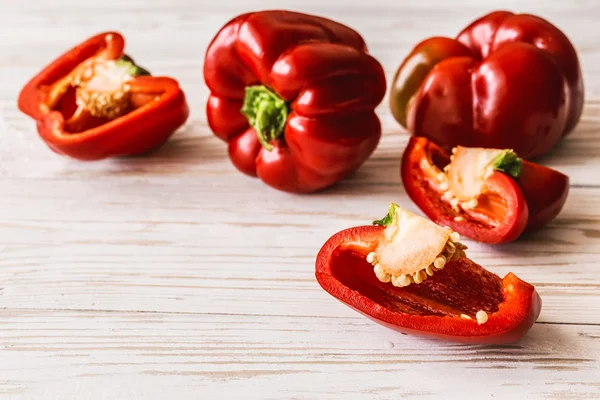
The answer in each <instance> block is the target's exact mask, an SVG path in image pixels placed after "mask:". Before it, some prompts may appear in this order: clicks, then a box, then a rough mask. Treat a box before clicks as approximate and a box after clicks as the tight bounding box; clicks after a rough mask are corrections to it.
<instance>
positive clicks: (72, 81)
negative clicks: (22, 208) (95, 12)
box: [18, 32, 189, 160]
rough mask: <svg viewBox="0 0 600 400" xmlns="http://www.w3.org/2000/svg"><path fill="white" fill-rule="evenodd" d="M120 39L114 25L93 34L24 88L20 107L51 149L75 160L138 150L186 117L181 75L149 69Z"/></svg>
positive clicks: (158, 142)
mask: <svg viewBox="0 0 600 400" xmlns="http://www.w3.org/2000/svg"><path fill="white" fill-rule="evenodd" d="M124 47H125V39H124V38H123V36H121V35H120V34H119V33H117V32H104V33H101V34H98V35H96V36H93V37H91V38H89V39H87V40H86V41H84V42H82V43H81V44H79V45H77V46H75V47H73V48H72V49H70V50H69V51H67V52H65V53H64V54H62V55H61V56H60V57H58V58H57V59H56V60H55V61H53V62H52V63H50V64H49V65H48V66H46V67H45V68H44V69H43V70H42V71H40V72H39V73H38V74H37V75H36V76H35V77H33V78H32V79H31V80H30V81H29V82H28V83H27V84H26V85H25V87H24V88H23V89H22V90H21V92H20V94H19V99H18V106H19V109H20V110H21V111H22V112H23V113H25V114H27V115H29V116H30V117H31V118H33V119H34V120H35V121H36V123H37V130H38V133H39V135H40V137H41V138H42V139H43V140H44V142H45V143H46V144H47V145H48V146H49V147H50V148H51V149H52V150H53V151H55V152H56V153H59V154H63V155H66V156H69V157H72V158H75V159H79V160H98V159H103V158H107V157H115V156H131V155H139V154H142V153H145V152H148V151H150V150H153V149H155V148H157V147H159V146H160V145H162V144H163V143H164V142H165V141H167V140H168V139H169V137H170V136H171V135H172V134H173V133H174V132H175V131H176V130H177V128H179V127H180V126H181V125H183V124H184V123H185V121H186V120H187V118H188V115H189V109H188V105H187V103H186V99H185V95H184V93H183V91H182V90H181V88H180V87H179V84H178V82H177V81H176V80H174V79H172V78H169V77H154V76H151V75H150V73H149V72H148V71H146V70H145V69H143V68H141V67H139V66H138V65H136V64H135V62H134V61H133V59H131V58H130V57H129V56H127V55H126V54H124V53H123V50H124Z"/></svg>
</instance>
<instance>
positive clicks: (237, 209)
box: [0, 0, 600, 400]
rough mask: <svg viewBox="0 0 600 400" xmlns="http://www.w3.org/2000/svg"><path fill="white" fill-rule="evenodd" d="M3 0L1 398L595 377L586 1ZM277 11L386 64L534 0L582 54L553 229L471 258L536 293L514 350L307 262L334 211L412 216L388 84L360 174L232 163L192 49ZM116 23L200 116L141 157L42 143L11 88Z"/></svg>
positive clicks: (442, 388)
mask: <svg viewBox="0 0 600 400" xmlns="http://www.w3.org/2000/svg"><path fill="white" fill-rule="evenodd" d="M205 3H207V2H204V1H202V2H198V1H189V0H188V1H186V0H172V1H169V2H163V1H143V0H130V1H127V2H123V1H118V0H108V1H103V2H101V3H98V2H89V1H81V0H79V1H75V0H57V1H52V2H45V1H41V0H36V1H33V0H30V1H24V2H15V1H10V0H0V5H1V9H2V13H0V26H2V31H1V32H2V35H0V397H1V398H3V399H4V398H10V399H12V398H15V399H44V400H50V399H71V398H76V399H94V400H97V399H133V398H148V399H150V398H152V399H154V398H174V399H175V398H176V399H184V398H185V399H187V398H202V399H212V398H229V397H233V396H236V395H237V396H238V397H240V396H241V397H242V398H268V399H270V398H286V399H287V398H311V399H312V398H319V399H324V398H332V399H339V398H342V397H343V398H376V397H377V398H402V397H406V398H417V397H423V398H436V397H437V398H446V399H447V398H461V399H462V398H466V397H469V396H467V395H466V394H465V393H466V392H467V391H468V395H470V396H473V397H478V398H490V397H495V398H508V397H512V398H525V396H529V397H531V398H557V397H560V398H565V399H566V398H586V397H587V398H594V396H596V397H597V396H598V393H599V392H600V378H599V376H600V270H599V269H598V264H599V263H600V245H599V243H600V205H599V204H600V178H599V176H600V140H599V139H600V42H599V41H598V35H597V32H598V29H597V20H598V18H599V17H600V4H599V3H598V2H597V1H594V0H586V1H572V2H564V1H558V0H557V1H543V0H537V1H508V2H502V3H501V4H500V3H499V2H493V1H491V0H486V1H480V2H477V5H476V6H474V5H472V3H474V2H472V1H467V0H459V1H455V2H452V3H453V4H451V5H450V4H447V3H446V2H444V1H442V0H437V1H433V0H428V1H419V2H412V3H408V2H401V1H390V0H382V1H370V2H359V1H348V2H344V1H341V0H339V1H328V2H325V1H322V0H305V1H302V2H293V1H291V0H289V1H282V0H279V1H254V2H251V1H240V0H236V1H221V2H212V3H208V4H205ZM266 8H288V9H295V10H300V11H305V12H311V13H317V14H320V15H324V16H327V17H331V18H335V19H337V20H339V21H341V22H344V23H346V24H348V25H350V26H352V27H354V28H356V29H357V30H359V31H360V32H361V33H362V34H363V35H364V37H365V39H366V40H367V43H368V44H369V47H370V49H371V51H372V53H373V54H374V55H375V56H376V57H377V58H378V59H379V60H380V61H381V62H382V64H383V65H384V68H385V70H386V73H387V74H388V77H391V75H392V74H393V72H394V70H395V68H396V66H397V65H398V63H399V62H400V61H401V60H402V58H403V57H404V55H405V54H406V53H407V52H408V51H409V50H410V48H411V47H412V46H413V45H414V44H415V43H416V42H417V41H419V40H421V39H423V38H425V37H428V36H431V35H438V34H445V35H453V34H455V33H456V32H458V31H459V30H460V28H461V27H462V26H463V25H464V24H466V23H467V22H469V21H470V20H472V19H473V18H475V17H477V16H479V15H481V14H483V13H485V12H487V11H491V10H493V9H498V8H504V9H512V10H516V11H523V12H534V13H538V14H541V15H543V16H545V17H547V18H548V19H550V20H551V21H553V22H555V23H556V24H557V25H559V26H560V27H561V28H562V29H564V30H565V32H566V33H567V34H568V36H569V37H570V38H571V39H572V40H573V41H574V43H575V45H576V47H577V48H578V50H579V51H580V56H581V59H582V64H583V70H584V78H585V82H586V94H587V102H586V108H585V112H584V116H583V119H582V122H581V124H580V125H579V127H578V129H577V131H576V132H575V133H574V134H573V135H572V136H571V137H569V138H568V139H567V140H565V141H564V143H562V144H561V145H560V147H558V148H557V149H556V151H555V152H554V153H553V154H552V155H550V156H548V157H546V159H545V160H544V163H546V164H547V165H550V166H552V167H555V168H557V169H559V170H560V171H563V172H565V173H567V174H569V176H570V177H571V182H572V188H571V193H570V197H569V199H568V202H567V205H566V207H565V209H564V211H563V213H562V214H561V215H560V217H559V218H558V219H557V220H556V221H554V222H553V223H552V224H551V225H550V226H549V227H548V228H547V229H545V230H543V231H542V232H539V233H537V234H535V235H533V236H532V237H530V238H528V239H526V240H522V241H519V242H517V243H512V244H510V245H505V246H496V247H494V246H484V245H480V244H476V243H473V242H471V241H468V240H466V242H467V243H468V245H469V248H470V256H471V258H473V259H474V260H476V261H478V262H479V263H481V264H482V265H484V266H486V267H487V268H489V269H490V270H492V271H494V272H496V273H498V274H499V275H502V276H503V275H504V274H506V273H507V272H509V271H513V272H515V273H516V274H517V275H519V276H520V277H522V278H523V279H525V280H527V281H530V282H532V283H533V284H535V285H536V286H537V288H538V290H539V292H540V294H541V296H542V298H543V301H544V308H543V311H542V314H541V316H540V319H539V323H538V324H536V325H535V326H534V327H533V328H532V330H531V332H530V334H529V335H528V336H527V337H526V338H525V339H523V340H522V341H521V342H519V343H518V344H515V345H512V346H494V347H477V346H459V345H453V344H448V343H441V342H437V341H432V340H424V339H417V338H414V337H410V336H404V335H399V334H397V333H395V332H392V331H389V330H387V329H385V328H382V327H380V326H378V325H376V324H374V323H372V322H370V321H368V320H366V319H365V318H363V317H361V316H360V315H358V314H356V313H355V312H353V311H352V310H350V309H348V308H347V307H345V306H344V305H342V304H341V303H339V302H337V301H336V300H334V299H333V298H331V297H330V296H329V295H328V294H327V293H325V292H324V291H323V290H321V288H320V287H319V286H318V284H317V283H316V281H315V279H314V258H315V255H316V252H317V251H318V249H319V248H320V246H321V245H322V244H323V243H324V241H325V240H326V239H327V238H328V237H329V236H330V235H332V234H333V233H335V232H337V231H338V230H340V229H343V228H346V227H349V226H353V225H360V224H368V223H369V222H370V221H372V220H373V219H375V218H379V217H381V216H382V215H383V214H384V213H385V211H386V208H387V204H388V202H389V201H391V200H393V201H396V202H399V203H400V204H401V205H402V206H404V207H407V208H409V209H411V210H413V211H415V212H418V210H417V209H416V207H415V206H414V205H413V204H412V203H411V202H410V201H409V199H408V198H407V197H406V195H405V193H404V191H403V188H402V185H401V183H400V180H399V174H398V173H399V162H400V155H401V153H402V150H403V148H404V145H405V143H406V140H407V135H406V133H405V132H404V130H403V129H402V128H400V127H399V126H398V125H397V124H396V123H395V122H394V120H393V119H392V117H391V114H390V113H389V111H388V109H387V99H385V100H384V102H382V104H381V106H380V107H379V108H378V113H379V115H380V117H381V120H382V123H383V127H384V137H383V139H382V141H381V145H380V147H379V148H378V149H377V151H376V152H375V154H374V156H373V157H372V158H371V159H370V160H369V161H368V162H367V163H366V164H365V165H364V167H363V168H361V169H360V170H359V171H358V172H357V173H356V174H355V175H354V176H352V177H350V178H348V179H347V180H345V181H343V182H341V183H340V184H339V185H337V186H336V187H334V188H332V189H330V190H327V191H324V192H322V193H319V194H314V195H306V196H297V195H290V194H284V193H279V192H276V191H274V190H272V189H270V188H268V187H266V186H264V185H262V184H261V183H260V182H259V181H258V180H253V179H250V178H247V177H246V176H243V175H241V174H239V173H238V172H237V171H236V170H235V169H234V168H233V167H232V166H231V164H230V163H229V160H228V159H227V155H226V149H225V147H224V146H223V144H222V143H221V142H220V141H219V140H218V139H216V138H214V137H213V136H212V135H211V133H210V131H209V130H208V128H207V124H206V118H205V115H204V102H205V100H206V96H207V90H206V88H205V86H204V82H203V79H202V59H203V55H204V50H205V48H206V45H207V44H208V42H209V40H210V39H211V38H212V35H214V33H216V31H217V30H218V28H219V27H220V26H221V25H222V24H223V23H225V22H226V21H227V20H228V19H230V18H231V17H233V16H234V15H236V14H239V13H242V12H245V11H249V10H255V9H266ZM112 29H116V30H120V31H121V32H123V33H124V34H125V36H126V38H127V51H128V53H130V54H131V55H132V56H134V57H135V59H136V60H139V62H140V63H141V64H142V65H144V66H146V67H147V68H149V69H150V70H151V71H152V72H153V73H155V74H165V75H172V76H174V77H176V78H177V79H179V80H180V83H181V85H182V86H183V88H184V90H185V91H186V94H187V97H188V100H189V103H190V107H191V110H192V115H191V118H190V120H189V122H188V123H187V124H186V126H185V127H184V128H183V129H182V130H181V131H180V132H179V133H177V134H176V135H175V136H174V137H173V139H172V140H171V141H170V142H169V143H167V144H166V145H165V146H164V147H163V148H162V149H160V150H158V151H156V152H154V153H153V154H151V155H149V156H148V157H145V158H137V159H129V160H107V161H102V162H96V163H81V162H77V161H73V160H69V159H66V158H61V157H58V156H56V155H55V154H54V153H52V152H50V151H49V150H48V149H47V148H46V147H45V145H44V144H43V143H42V142H41V141H40V140H39V138H38V137H37V134H36V133H35V130H34V127H33V123H32V121H31V120H29V119H28V118H27V117H25V116H23V115H22V114H20V113H19V112H18V110H17V109H16V96H17V94H18V91H19V89H20V88H21V86H22V84H23V83H25V81H26V80H27V79H29V77H30V76H31V75H32V74H34V73H35V72H36V71H37V70H38V69H39V68H40V67H42V66H43V65H45V63H47V62H48V61H50V60H51V59H53V58H54V57H55V56H57V55H58V54H60V53H61V52H63V51H64V50H66V49H67V48H68V47H70V46H72V45H73V44H75V43H76V42H78V41H79V40H81V39H83V38H85V37H87V36H90V35H92V34H94V33H97V32H100V31H103V30H112Z"/></svg>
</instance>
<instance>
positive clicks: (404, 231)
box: [315, 203, 542, 344]
mask: <svg viewBox="0 0 600 400" xmlns="http://www.w3.org/2000/svg"><path fill="white" fill-rule="evenodd" d="M449 246H450V248H454V249H455V251H454V252H451V251H449V250H448V249H449ZM459 248H460V250H458V249H459ZM465 250H466V247H463V245H462V244H461V243H460V235H457V234H456V232H454V231H452V229H450V228H447V227H442V226H439V225H437V224H435V223H433V222H431V221H430V220H428V219H426V218H423V217H420V216H418V215H416V214H413V213H411V212H409V211H406V210H404V209H402V208H400V207H399V206H398V205H397V204H394V203H392V205H391V206H390V210H389V213H388V214H387V216H386V217H385V218H383V219H382V220H380V221H375V223H374V224H373V225H365V226H357V227H354V228H349V229H345V230H342V231H340V232H338V233H336V234H335V235H333V236H332V237H331V238H329V240H327V242H326V243H325V244H324V245H323V247H322V248H321V250H320V251H319V254H318V256H317V259H316V271H315V276H316V279H317V281H318V283H319V285H320V286H321V287H322V288H323V289H324V290H325V291H327V292H328V293H329V294H331V295H332V296H333V297H335V298H337V299H338V300H340V301H341V302H342V303H344V304H346V305H348V306H349V307H351V308H353V309H354V310H356V311H358V312H360V313H361V314H363V315H365V316H367V317H368V318H370V319H372V320H374V321H376V322H377V323H379V324H382V325H384V326H386V327H388V328H391V329H394V330H397V331H400V332H403V333H408V334H414V335H417V336H425V337H433V338H437V339H442V340H446V341H451V342H458V343H471V344H500V343H510V342H514V341H517V340H518V339H520V338H521V337H523V336H524V335H525V334H526V333H527V332H528V331H529V329H530V328H531V326H532V325H533V324H534V322H535V321H536V320H537V318H538V316H539V314H540V311H541V306H542V302H541V298H540V296H539V295H538V293H537V291H536V290H535V288H534V287H533V286H532V285H530V284H529V283H527V282H524V281H523V280H521V279H519V278H518V277H517V276H515V275H514V274H513V273H509V274H507V275H506V276H505V277H504V278H500V277H499V276H497V275H495V274H493V273H491V272H489V271H487V270H486V269H485V268H483V267H482V266H480V265H478V264H476V263H475V262H473V261H471V260H470V259H469V258H468V257H467V255H466V253H465ZM441 257H444V260H445V262H444V263H443V264H439V262H438V265H436V262H437V260H439V259H440V258H441ZM373 263H375V266H373ZM428 270H430V271H429V272H428ZM423 271H425V272H424V275H423V274H422V272H423ZM430 272H431V273H430ZM415 277H417V278H415ZM425 277H426V278H425ZM421 278H424V279H421ZM395 280H396V281H397V282H394V281H395Z"/></svg>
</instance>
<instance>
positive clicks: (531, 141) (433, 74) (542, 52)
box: [389, 11, 584, 159]
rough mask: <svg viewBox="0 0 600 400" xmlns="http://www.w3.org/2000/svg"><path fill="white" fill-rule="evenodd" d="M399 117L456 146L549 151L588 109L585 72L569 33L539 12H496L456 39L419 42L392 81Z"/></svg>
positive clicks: (528, 155)
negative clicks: (586, 104)
mask: <svg viewBox="0 0 600 400" xmlns="http://www.w3.org/2000/svg"><path fill="white" fill-rule="evenodd" d="M389 100H390V103H389V104H390V108H391V110H392V114H393V115H394V117H395V119H396V120H397V121H398V122H399V123H400V124H401V125H402V126H404V127H405V128H407V129H408V131H409V132H410V133H411V134H413V135H415V136H423V137H427V138H428V139H431V140H433V141H435V142H436V143H437V144H438V145H440V146H442V148H444V150H446V151H449V150H450V149H451V148H452V147H454V146H457V145H461V146H471V147H488V148H498V149H503V148H510V149H513V150H514V151H516V152H517V153H518V154H519V155H520V156H521V157H523V158H525V159H533V158H535V157H538V156H541V155H544V154H546V153H548V152H549V151H550V150H551V149H552V148H553V146H554V145H556V144H557V143H558V142H559V141H560V140H561V138H563V137H564V136H566V135H567V134H569V133H570V132H572V131H573V129H574V128H575V126H576V125H577V123H578V122H579V119H580V117H581V113H582V110H583V102H584V88H583V77H582V72H581V67H580V63H579V59H578V56H577V52H576V50H575V48H574V47H573V45H572V43H571V42H570V41H569V39H568V38H567V36H566V35H565V34H564V33H563V32H562V31H561V30H560V29H558V28H557V27H556V26H554V25H552V24H551V23H550V22H549V21H547V20H545V19H543V18H540V17H538V16H535V15H529V14H514V13H511V12H507V11H495V12H491V13H489V14H486V15H484V16H482V17H481V18H478V19H476V20H475V21H473V22H472V23H471V24H469V25H468V26H467V27H466V28H465V29H463V30H462V31H461V32H460V33H459V34H458V35H457V37H456V38H455V39H452V38H446V37H431V38H428V39H426V40H423V41H422V42H420V43H418V44H417V45H416V46H415V47H414V48H413V50H412V51H411V52H410V54H409V55H408V56H407V57H406V58H405V59H404V61H403V62H402V64H401V65H400V67H399V68H398V69H397V71H396V74H395V76H394V77H393V79H392V85H391V92H390V96H389Z"/></svg>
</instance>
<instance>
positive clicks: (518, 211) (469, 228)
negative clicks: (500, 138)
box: [401, 137, 569, 243]
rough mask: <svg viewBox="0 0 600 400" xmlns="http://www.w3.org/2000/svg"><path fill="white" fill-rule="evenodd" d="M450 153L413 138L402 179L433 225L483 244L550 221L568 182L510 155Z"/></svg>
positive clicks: (477, 151)
mask: <svg viewBox="0 0 600 400" xmlns="http://www.w3.org/2000/svg"><path fill="white" fill-rule="evenodd" d="M454 151H455V154H454V155H451V154H449V153H446V152H445V151H444V150H443V149H442V148H441V147H440V146H438V145H437V144H435V143H433V142H432V141H430V140H428V139H426V138H424V137H411V139H410V141H409V143H408V145H407V147H406V149H405V151H404V154H403V157H402V166H401V176H402V182H403V185H404V188H405V190H406V193H407V194H408V196H409V197H410V198H411V200H412V201H413V202H414V203H415V204H416V205H417V206H418V207H419V208H420V209H421V210H422V211H423V212H424V213H425V214H426V215H427V216H428V217H429V218H430V219H431V220H432V221H434V222H435V223H437V224H440V225H444V226H448V227H450V228H452V229H454V230H455V231H457V232H459V233H460V234H462V235H465V236H467V237H469V238H472V239H474V240H477V241H480V242H484V243H505V242H510V241H513V240H515V239H517V238H518V237H519V236H521V234H523V233H524V232H533V231H536V230H538V229H540V228H542V227H543V226H544V225H546V224H547V223H549V222H550V221H552V220H553V219H554V218H555V217H556V216H557V215H558V214H559V213H560V211H561V210H562V207H563V206H564V204H565V202H566V199H567V195H568V192H569V177H568V176H566V175H564V174H562V173H560V172H558V171H556V170H553V169H551V168H548V167H545V166H542V165H539V164H535V163H532V162H530V161H526V160H523V159H521V158H519V157H518V156H517V155H516V153H514V152H512V151H510V150H500V149H483V148H464V147H460V146H458V147H457V148H455V150H454Z"/></svg>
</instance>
